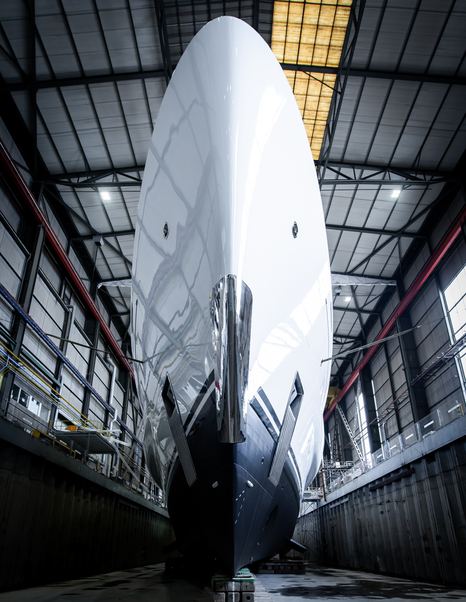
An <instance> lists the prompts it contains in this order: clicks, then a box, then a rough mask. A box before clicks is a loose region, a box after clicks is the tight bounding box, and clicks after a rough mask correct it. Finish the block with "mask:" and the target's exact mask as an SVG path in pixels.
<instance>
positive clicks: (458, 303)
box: [443, 266, 466, 380]
mask: <svg viewBox="0 0 466 602" xmlns="http://www.w3.org/2000/svg"><path fill="white" fill-rule="evenodd" d="M443 294H444V299H445V310H446V312H447V317H448V319H449V330H450V337H451V340H452V343H456V342H458V341H459V340H460V339H461V338H462V337H464V336H466V266H464V267H463V268H462V269H461V270H460V272H459V273H458V274H457V275H456V276H455V278H453V280H452V281H451V282H450V284H449V285H448V286H447V287H446V288H445V290H444V291H443ZM457 358H458V360H459V361H458V369H459V372H460V376H461V378H462V379H463V380H465V375H466V348H463V350H462V351H461V352H460V353H459V355H458V356H457ZM461 372H462V374H461Z"/></svg>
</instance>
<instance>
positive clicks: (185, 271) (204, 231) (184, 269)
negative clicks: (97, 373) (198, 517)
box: [132, 17, 332, 485]
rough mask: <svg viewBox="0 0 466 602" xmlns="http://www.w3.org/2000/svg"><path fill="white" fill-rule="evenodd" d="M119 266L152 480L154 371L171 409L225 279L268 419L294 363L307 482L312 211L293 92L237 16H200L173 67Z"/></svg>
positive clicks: (186, 388) (319, 302)
mask: <svg viewBox="0 0 466 602" xmlns="http://www.w3.org/2000/svg"><path fill="white" fill-rule="evenodd" d="M294 222H296V223H297V226H298V234H297V237H296V238H294V237H293V234H292V228H293V224H294ZM165 223H166V224H167V225H168V229H169V234H168V237H167V238H165V237H164V233H163V229H164V225H165ZM133 266H134V267H133V312H132V326H133V328H132V331H133V333H132V336H133V350H134V353H135V354H136V357H137V358H138V359H147V358H151V359H149V360H148V361H146V362H145V363H144V364H137V365H136V370H137V378H138V389H139V396H140V399H141V401H142V402H143V404H144V406H145V419H146V420H147V422H146V431H145V436H144V437H145V445H146V448H147V452H148V460H149V465H150V466H151V467H152V470H153V471H154V472H155V473H156V475H155V476H156V478H157V479H158V480H159V482H160V483H161V484H162V485H163V482H164V478H165V471H166V466H167V463H168V462H169V459H170V457H171V454H172V453H173V443H172V441H171V439H170V434H169V430H168V427H167V424H166V420H165V410H164V408H163V404H162V401H161V396H160V392H161V386H162V381H163V379H164V378H165V374H167V373H168V374H169V375H170V378H171V381H172V384H173V388H174V391H175V394H176V396H177V399H178V401H179V403H180V406H181V409H182V414H183V416H185V415H186V414H187V413H188V412H189V409H190V407H191V405H192V403H193V401H194V400H195V398H196V396H197V394H198V392H199V390H200V388H201V387H202V385H203V383H204V381H205V379H206V378H207V377H208V376H209V374H210V373H211V371H212V370H213V369H214V365H215V358H214V357H213V353H214V350H213V344H212V322H211V317H210V295H211V291H212V288H213V287H214V285H215V284H216V283H217V282H218V281H219V280H220V278H222V277H223V276H225V275H226V274H234V275H236V276H237V278H238V279H239V280H243V281H244V282H245V283H246V284H247V285H248V286H249V288H250V289H251V291H252V296H253V310H252V327H251V348H250V362H249V368H250V373H249V384H248V394H249V397H252V396H253V395H254V394H255V393H256V392H257V390H258V388H259V387H262V388H263V389H264V391H265V392H266V394H267V396H268V398H269V399H270V401H271V402H272V404H273V406H274V408H275V410H276V413H277V415H278V417H279V419H280V420H281V419H282V417H283V414H284V411H285V406H286V403H287V401H288V396H289V393H290V389H291V386H292V383H293V380H294V377H295V374H296V372H297V371H299V374H300V376H301V380H302V383H303V387H304V399H303V404H302V408H301V413H300V416H299V420H298V424H297V426H296V429H295V432H294V435H293V440H292V448H293V451H294V453H295V456H296V459H297V463H298V467H299V471H300V473H301V477H302V481H303V484H304V481H305V480H306V476H307V475H309V477H310V478H312V477H313V476H314V474H315V472H316V470H317V469H318V466H319V463H320V459H321V454H322V447H323V421H322V412H323V406H324V402H325V398H326V394H327V388H328V380H329V370H330V363H329V362H326V363H324V364H323V365H321V360H322V359H323V358H325V357H329V356H330V355H331V340H332V339H331V333H332V323H331V320H332V312H331V283H330V269H329V260H328V250H327V241H326V234H325V226H324V218H323V212H322V206H321V200H320V194H319V189H318V184H317V179H316V175H315V169H314V163H313V161H312V157H311V153H310V150H309V143H308V140H307V137H306V133H305V130H304V126H303V124H302V121H301V116H300V114H299V111H298V108H297V106H296V103H295V99H294V96H293V94H292V92H291V90H290V87H289V85H288V82H287V80H286V78H285V76H284V74H283V72H282V69H281V68H280V66H279V64H278V62H277V61H276V59H275V57H274V55H273V54H272V52H271V50H270V48H269V47H268V46H267V44H266V43H265V42H264V41H263V40H262V38H261V37H260V36H259V35H258V34H257V33H256V32H255V31H254V30H253V29H251V28H250V27H249V26H248V25H246V24H245V23H243V22H242V21H240V20H237V19H234V18H231V17H222V18H220V19H216V20H214V21H212V22H210V23H208V24H207V25H206V26H205V27H204V28H203V29H202V30H201V31H200V32H199V33H198V34H197V35H196V36H195V38H194V39H193V41H192V42H191V44H190V45H189V47H188V49H187V50H186V52H185V53H184V55H183V56H182V58H181V60H180V62H179V64H178V66H177V68H176V70H175V73H174V74H173V77H172V80H171V82H170V85H169V86H168V88H167V92H166V94H165V97H164V100H163V103H162V107H161V109H160V113H159V116H158V120H157V124H156V127H155V131H154V135H153V138H152V142H151V146H150V150H149V154H148V158H147V163H146V168H145V173H144V180H143V187H142V191H141V200H140V205H139V213H138V223H137V227H136V237H135V255H134V262H133ZM185 426H187V425H185ZM249 435H250V436H252V434H251V433H249Z"/></svg>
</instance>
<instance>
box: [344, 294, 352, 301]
mask: <svg viewBox="0 0 466 602" xmlns="http://www.w3.org/2000/svg"><path fill="white" fill-rule="evenodd" d="M350 301H351V297H350V296H349V295H348V296H347V297H345V303H349V302H350Z"/></svg>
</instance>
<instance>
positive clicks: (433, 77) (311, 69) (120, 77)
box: [8, 63, 466, 92]
mask: <svg viewBox="0 0 466 602" xmlns="http://www.w3.org/2000/svg"><path fill="white" fill-rule="evenodd" d="M281 66H282V68H283V69H286V70H289V71H303V72H307V73H322V74H323V75H325V74H330V75H337V74H338V71H339V68H338V67H324V66H322V65H302V64H298V65H295V64H292V63H281ZM166 69H167V71H168V72H170V71H171V65H170V66H169V65H168V64H167V66H166ZM345 72H346V73H347V74H348V75H349V76H350V77H361V78H375V79H389V80H402V81H412V82H421V83H434V84H444V85H457V86H464V85H466V77H458V76H448V75H439V74H426V73H401V72H396V71H380V70H373V69H355V68H350V69H348V70H347V71H345ZM159 78H166V70H165V69H148V70H147V71H126V72H121V73H101V74H96V75H86V76H83V77H81V76H74V77H57V78H53V79H39V80H35V81H33V82H31V81H29V82H27V83H25V82H22V81H21V82H11V83H9V84H8V89H9V90H10V91H12V92H16V91H21V90H27V89H32V90H44V89H48V88H66V87H69V86H87V85H91V84H105V83H111V82H124V81H134V80H144V79H159Z"/></svg>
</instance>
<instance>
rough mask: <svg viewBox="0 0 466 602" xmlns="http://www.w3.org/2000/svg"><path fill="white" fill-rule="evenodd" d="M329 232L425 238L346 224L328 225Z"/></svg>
mask: <svg viewBox="0 0 466 602" xmlns="http://www.w3.org/2000/svg"><path fill="white" fill-rule="evenodd" d="M325 227H326V228H327V230H337V231H339V232H355V233H357V234H375V235H376V236H392V237H394V238H401V237H403V238H424V236H422V234H418V233H417V232H407V231H404V230H385V229H383V228H365V227H364V228H363V227H359V226H347V225H345V224H326V225H325Z"/></svg>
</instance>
